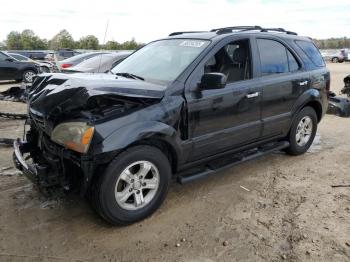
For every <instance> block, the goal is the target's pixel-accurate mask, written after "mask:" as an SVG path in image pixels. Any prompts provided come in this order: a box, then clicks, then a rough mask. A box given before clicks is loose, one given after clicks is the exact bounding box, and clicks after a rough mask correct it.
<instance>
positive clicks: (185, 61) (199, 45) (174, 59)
mask: <svg viewBox="0 0 350 262" xmlns="http://www.w3.org/2000/svg"><path fill="white" fill-rule="evenodd" d="M208 45H209V41H206V40H196V39H170V40H161V41H157V42H153V43H150V44H148V45H146V46H145V47H143V48H142V49H140V50H139V51H137V52H135V53H134V54H132V55H131V56H129V57H128V58H126V59H125V60H124V61H122V62H121V63H120V64H118V65H117V66H115V67H114V68H113V69H112V70H111V71H112V73H114V74H118V73H128V74H133V75H136V76H139V77H142V78H144V79H145V81H150V82H153V81H154V82H160V83H168V82H171V81H174V80H175V79H176V78H177V77H178V76H179V75H180V74H181V73H182V72H183V71H184V70H185V69H186V67H188V66H189V65H190V64H191V63H192V62H193V60H194V59H196V58H197V57H198V55H199V54H200V53H201V52H202V51H203V50H204V49H205V48H206V47H207V46H208Z"/></svg>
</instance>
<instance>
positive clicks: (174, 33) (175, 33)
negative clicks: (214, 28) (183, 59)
mask: <svg viewBox="0 0 350 262" xmlns="http://www.w3.org/2000/svg"><path fill="white" fill-rule="evenodd" d="M204 32H205V31H183V32H173V33H171V34H170V35H169V36H174V35H182V34H193V33H204Z"/></svg>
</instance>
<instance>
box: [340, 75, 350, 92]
mask: <svg viewBox="0 0 350 262" xmlns="http://www.w3.org/2000/svg"><path fill="white" fill-rule="evenodd" d="M340 92H341V93H342V94H344V95H347V96H348V97H350V75H348V76H347V77H345V78H344V88H343V89H342V90H341V91H340Z"/></svg>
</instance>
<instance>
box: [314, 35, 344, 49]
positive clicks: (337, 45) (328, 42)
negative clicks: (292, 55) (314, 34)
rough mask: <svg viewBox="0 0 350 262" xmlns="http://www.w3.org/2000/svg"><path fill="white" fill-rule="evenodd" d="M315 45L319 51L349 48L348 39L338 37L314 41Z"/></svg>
mask: <svg viewBox="0 0 350 262" xmlns="http://www.w3.org/2000/svg"><path fill="white" fill-rule="evenodd" d="M314 42H315V44H316V45H317V47H318V48H320V49H343V48H350V38H347V37H339V38H329V39H314Z"/></svg>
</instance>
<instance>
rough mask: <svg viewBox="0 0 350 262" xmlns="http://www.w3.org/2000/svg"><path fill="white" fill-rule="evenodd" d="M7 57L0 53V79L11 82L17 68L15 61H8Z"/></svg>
mask: <svg viewBox="0 0 350 262" xmlns="http://www.w3.org/2000/svg"><path fill="white" fill-rule="evenodd" d="M8 58H9V57H8V56H6V55H4V54H3V53H0V79H1V80H12V79H14V77H15V74H16V72H17V66H16V62H15V61H12V62H11V61H8V60H7V59H8Z"/></svg>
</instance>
